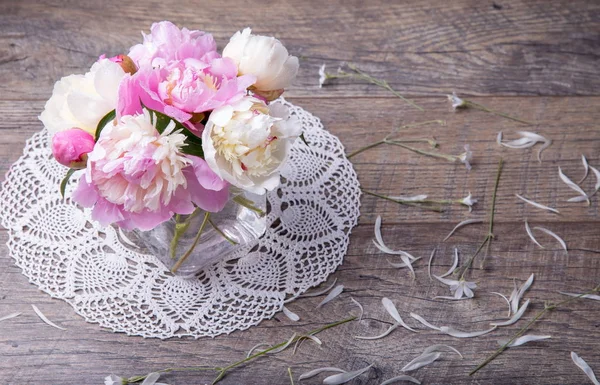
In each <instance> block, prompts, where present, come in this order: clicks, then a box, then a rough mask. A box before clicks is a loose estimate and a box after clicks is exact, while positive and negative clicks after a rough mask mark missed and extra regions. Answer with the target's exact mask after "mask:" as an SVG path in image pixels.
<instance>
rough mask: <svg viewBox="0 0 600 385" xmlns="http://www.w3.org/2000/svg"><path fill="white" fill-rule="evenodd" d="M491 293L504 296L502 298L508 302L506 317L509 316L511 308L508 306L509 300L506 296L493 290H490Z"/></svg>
mask: <svg viewBox="0 0 600 385" xmlns="http://www.w3.org/2000/svg"><path fill="white" fill-rule="evenodd" d="M491 293H492V294H496V295H499V296H500V297H502V298H504V300H505V301H506V303H507V304H508V316H507V317H510V314H511V313H512V308H511V306H510V300H509V299H508V298H506V296H505V295H504V294H502V293H498V292H495V291H492V292H491Z"/></svg>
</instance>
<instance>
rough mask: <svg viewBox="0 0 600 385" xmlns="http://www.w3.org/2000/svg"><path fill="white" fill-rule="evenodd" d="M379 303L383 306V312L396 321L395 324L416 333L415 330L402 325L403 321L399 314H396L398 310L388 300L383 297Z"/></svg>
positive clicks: (404, 324)
mask: <svg viewBox="0 0 600 385" xmlns="http://www.w3.org/2000/svg"><path fill="white" fill-rule="evenodd" d="M381 303H382V304H383V307H384V308H385V310H386V311H387V312H388V313H389V314H390V315H391V316H392V318H393V319H394V320H396V323H398V324H399V325H401V326H402V327H403V328H405V329H408V330H410V331H411V332H416V330H415V329H413V328H411V327H410V326H408V325H407V324H406V323H404V320H402V317H400V313H398V309H397V308H396V306H395V305H394V303H393V302H392V301H391V300H390V299H389V298H386V297H383V298H382V299H381Z"/></svg>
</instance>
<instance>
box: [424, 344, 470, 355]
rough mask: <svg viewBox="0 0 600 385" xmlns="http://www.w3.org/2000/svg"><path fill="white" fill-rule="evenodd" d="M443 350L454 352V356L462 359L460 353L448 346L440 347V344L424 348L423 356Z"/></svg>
mask: <svg viewBox="0 0 600 385" xmlns="http://www.w3.org/2000/svg"><path fill="white" fill-rule="evenodd" d="M443 348H448V349H450V350H452V351H453V352H455V353H456V354H458V355H459V356H460V358H464V357H463V355H462V354H460V352H459V351H458V350H457V349H456V348H453V347H452V346H450V345H440V344H436V345H431V346H428V347H427V348H425V350H423V354H427V353H433V352H437V351H439V350H442V349H443Z"/></svg>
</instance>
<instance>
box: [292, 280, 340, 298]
mask: <svg viewBox="0 0 600 385" xmlns="http://www.w3.org/2000/svg"><path fill="white" fill-rule="evenodd" d="M336 283H337V278H336V279H334V280H333V282H332V283H331V285H329V286H327V287H326V288H325V289H323V290H321V291H317V292H315V293H306V294H302V295H299V296H298V298H307V297H319V296H322V295H324V294H327V293H329V291H330V290H331V289H333V287H334V286H335V284H336Z"/></svg>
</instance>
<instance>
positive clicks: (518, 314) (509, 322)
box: [490, 300, 529, 326]
mask: <svg viewBox="0 0 600 385" xmlns="http://www.w3.org/2000/svg"><path fill="white" fill-rule="evenodd" d="M527 306H529V300H527V301H525V303H524V304H523V305H521V307H520V308H519V310H518V311H517V312H516V313H515V314H514V315H513V316H512V318H511V319H509V320H507V321H504V322H495V323H491V324H490V325H492V326H508V325H512V324H514V323H515V322H517V321H518V320H520V319H521V317H522V316H523V313H525V310H527Z"/></svg>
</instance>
